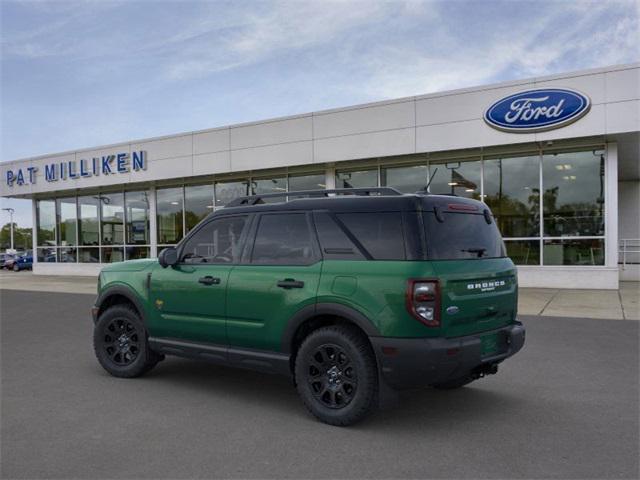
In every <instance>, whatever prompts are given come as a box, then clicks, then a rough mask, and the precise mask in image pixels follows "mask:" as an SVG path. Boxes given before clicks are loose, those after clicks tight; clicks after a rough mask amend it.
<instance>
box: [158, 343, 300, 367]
mask: <svg viewBox="0 0 640 480" xmlns="http://www.w3.org/2000/svg"><path fill="white" fill-rule="evenodd" d="M149 345H150V346H151V349H152V350H154V351H156V352H158V353H163V354H165V355H176V356H179V357H185V358H191V359H194V360H204V361H207V362H211V363H216V364H218V365H227V366H231V367H239V368H246V369H249V370H257V371H260V372H266V373H277V374H280V375H288V376H290V375H291V369H290V368H289V355H287V354H285V353H279V352H268V351H265V350H253V349H249V348H238V347H227V346H225V345H216V344H213V343H200V342H192V341H189V340H178V339H175V338H156V337H149Z"/></svg>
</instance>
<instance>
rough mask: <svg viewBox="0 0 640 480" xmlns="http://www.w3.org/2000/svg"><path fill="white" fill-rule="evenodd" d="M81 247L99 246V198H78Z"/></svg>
mask: <svg viewBox="0 0 640 480" xmlns="http://www.w3.org/2000/svg"><path fill="white" fill-rule="evenodd" d="M78 232H79V233H80V239H79V240H80V242H79V243H80V245H98V244H99V240H100V238H99V234H98V197H97V196H96V197H93V196H87V197H78Z"/></svg>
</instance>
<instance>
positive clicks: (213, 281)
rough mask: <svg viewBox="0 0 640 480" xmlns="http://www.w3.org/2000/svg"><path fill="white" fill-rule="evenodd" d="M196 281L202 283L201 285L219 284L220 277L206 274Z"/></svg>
mask: <svg viewBox="0 0 640 480" xmlns="http://www.w3.org/2000/svg"><path fill="white" fill-rule="evenodd" d="M198 283H202V284H203V285H219V284H220V279H219V278H217V277H212V276H210V275H207V276H206V277H202V278H199V279H198Z"/></svg>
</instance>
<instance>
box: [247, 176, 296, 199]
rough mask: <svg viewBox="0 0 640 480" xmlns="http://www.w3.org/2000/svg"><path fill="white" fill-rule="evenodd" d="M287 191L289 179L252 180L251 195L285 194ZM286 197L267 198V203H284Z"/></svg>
mask: <svg viewBox="0 0 640 480" xmlns="http://www.w3.org/2000/svg"><path fill="white" fill-rule="evenodd" d="M286 191H287V178H286V177H275V178H253V179H251V195H260V194H267V193H285V192H286ZM284 199H285V197H284V196H282V197H275V198H265V199H264V202H265V203H274V202H282V201H284Z"/></svg>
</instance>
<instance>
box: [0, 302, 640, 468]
mask: <svg viewBox="0 0 640 480" xmlns="http://www.w3.org/2000/svg"><path fill="white" fill-rule="evenodd" d="M93 298H94V297H93V296H92V295H75V294H65V293H44V292H24V291H10V290H1V291H0V301H1V305H0V309H1V310H0V313H1V332H0V333H1V347H2V350H1V360H2V367H1V375H2V396H1V399H2V404H1V409H2V410H1V414H2V419H1V427H2V429H1V436H2V442H1V459H2V461H1V464H2V477H3V478H204V477H208V478H213V477H218V478H219V477H236V478H327V477H333V478H335V477H339V478H425V477H437V478H638V475H639V470H638V448H639V434H638V432H639V420H638V418H639V417H638V413H639V412H638V404H639V398H638V392H639V381H638V378H639V372H638V369H639V367H638V363H639V358H638V341H639V336H638V334H639V332H638V327H639V322H636V321H623V320H611V321H608V320H596V319H571V318H553V317H525V318H524V319H523V320H524V321H525V322H526V326H527V328H528V338H527V342H528V343H527V345H526V346H525V349H524V350H523V351H522V352H521V353H520V354H519V355H518V356H516V357H514V358H513V359H511V361H509V362H507V363H506V364H505V365H504V366H503V368H502V369H501V371H500V372H499V374H498V375H496V376H493V377H489V378H487V379H483V380H480V381H478V382H476V383H474V384H472V385H471V386H469V387H467V388H464V389H461V390H457V391H450V392H442V391H435V390H423V391H419V392H412V393H407V394H404V395H403V398H402V401H401V403H400V405H398V406H397V407H396V408H394V409H392V410H388V411H384V412H380V413H378V414H377V415H375V416H373V417H371V418H370V419H368V420H366V421H365V422H363V423H361V424H359V425H356V426H355V427H351V428H336V427H329V426H326V425H323V424H321V423H318V422H317V421H315V420H314V419H312V418H311V417H310V416H309V415H307V413H306V412H305V410H304V408H303V407H302V405H301V403H300V402H299V401H298V399H297V396H296V393H295V391H294V389H293V388H292V387H291V386H290V385H289V383H288V381H287V380H286V379H283V378H279V377H272V376H266V375H262V374H258V373H253V372H248V371H241V370H233V369H229V368H222V367H216V366H211V365H208V364H204V363H197V362H193V361H188V360H181V359H175V358H169V359H167V360H166V361H164V362H163V363H161V364H160V365H159V366H158V367H157V368H156V369H155V370H154V371H152V372H151V373H150V374H149V375H148V376H146V377H144V378H140V379H134V380H122V379H116V378H112V377H110V376H109V375H108V374H107V373H106V372H104V371H103V370H102V369H101V368H100V367H99V365H98V364H97V362H96V361H95V359H94V357H93V352H92V347H91V331H92V325H91V322H90V320H89V307H90V305H91V303H92V301H93Z"/></svg>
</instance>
